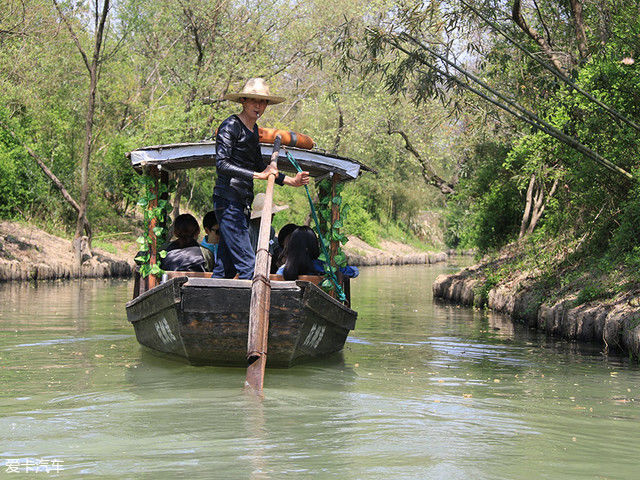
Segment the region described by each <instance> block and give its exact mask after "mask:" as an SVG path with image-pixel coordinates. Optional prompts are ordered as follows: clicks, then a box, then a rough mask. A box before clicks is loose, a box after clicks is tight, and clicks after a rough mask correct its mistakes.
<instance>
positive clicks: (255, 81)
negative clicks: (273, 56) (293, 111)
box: [223, 78, 286, 105]
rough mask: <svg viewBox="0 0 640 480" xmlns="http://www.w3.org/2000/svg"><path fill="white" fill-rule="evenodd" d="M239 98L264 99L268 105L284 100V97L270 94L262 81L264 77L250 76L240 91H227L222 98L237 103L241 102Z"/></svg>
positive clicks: (265, 83)
mask: <svg viewBox="0 0 640 480" xmlns="http://www.w3.org/2000/svg"><path fill="white" fill-rule="evenodd" d="M241 98H255V99H257V100H266V101H267V104H268V105H275V104H276V103H282V102H284V101H285V100H286V99H285V98H284V97H278V96H275V95H271V93H270V92H269V85H267V82H265V81H264V78H250V79H249V80H247V83H245V85H244V87H243V88H242V91H241V92H240V93H227V94H226V95H225V96H224V97H223V99H224V100H231V101H232V102H238V103H242V102H241V101H240V99H241Z"/></svg>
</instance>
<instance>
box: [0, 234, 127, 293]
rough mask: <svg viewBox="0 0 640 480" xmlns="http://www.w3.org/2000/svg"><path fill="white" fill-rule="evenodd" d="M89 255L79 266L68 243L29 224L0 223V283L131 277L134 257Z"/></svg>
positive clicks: (98, 251) (101, 254)
mask: <svg viewBox="0 0 640 480" xmlns="http://www.w3.org/2000/svg"><path fill="white" fill-rule="evenodd" d="M91 253H92V256H91V258H89V259H87V260H85V261H84V262H83V264H82V266H81V267H78V265H76V264H75V262H74V257H73V251H72V249H71V241H70V240H67V239H64V238H60V237H57V236H55V235H51V234H49V233H47V232H45V231H44V230H41V229H39V228H36V227H34V226H32V225H25V224H22V223H17V222H8V221H2V222H0V281H11V280H54V279H65V278H67V279H68V278H106V277H129V276H131V272H132V267H133V262H129V261H128V260H127V259H128V258H133V256H132V255H130V254H129V253H128V252H120V253H119V254H118V253H116V254H113V253H109V252H106V251H104V250H101V249H99V248H94V249H93V251H92V252H91ZM127 255H128V256H127Z"/></svg>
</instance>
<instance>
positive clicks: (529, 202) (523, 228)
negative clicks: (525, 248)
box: [518, 175, 536, 238]
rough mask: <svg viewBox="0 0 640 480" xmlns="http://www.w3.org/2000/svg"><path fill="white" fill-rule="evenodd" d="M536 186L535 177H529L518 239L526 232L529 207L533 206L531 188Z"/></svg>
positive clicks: (529, 212) (529, 216) (529, 214)
mask: <svg viewBox="0 0 640 480" xmlns="http://www.w3.org/2000/svg"><path fill="white" fill-rule="evenodd" d="M535 184H536V176H535V175H531V179H530V180H529V187H528V188H527V197H526V198H527V202H526V203H525V206H524V214H523V215H522V222H520V234H519V235H518V238H522V237H524V234H525V232H526V231H527V226H528V225H529V219H530V218H531V207H532V204H533V187H534V186H535Z"/></svg>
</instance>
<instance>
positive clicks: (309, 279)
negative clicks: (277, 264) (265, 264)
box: [269, 273, 324, 286]
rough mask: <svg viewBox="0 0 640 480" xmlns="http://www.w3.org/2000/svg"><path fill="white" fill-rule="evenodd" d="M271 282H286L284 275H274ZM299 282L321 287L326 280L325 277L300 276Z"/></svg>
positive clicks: (270, 278) (270, 276)
mask: <svg viewBox="0 0 640 480" xmlns="http://www.w3.org/2000/svg"><path fill="white" fill-rule="evenodd" d="M269 280H273V281H275V282H284V281H285V279H284V277H283V276H282V275H275V274H273V273H272V274H271V275H269ZM298 280H300V281H301V282H311V283H313V284H314V285H318V286H319V285H320V284H321V283H322V280H324V277H323V276H322V275H300V276H299V277H298Z"/></svg>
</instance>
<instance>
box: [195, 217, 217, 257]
mask: <svg viewBox="0 0 640 480" xmlns="http://www.w3.org/2000/svg"><path fill="white" fill-rule="evenodd" d="M202 226H203V227H204V233H205V235H204V238H203V239H202V242H200V245H202V246H203V247H204V248H206V249H207V250H209V251H210V252H211V253H212V254H213V261H214V265H215V261H216V260H217V258H218V242H219V241H220V227H219V226H218V219H217V218H216V212H214V211H213V210H212V211H210V212H208V213H207V214H206V215H205V216H204V218H203V219H202Z"/></svg>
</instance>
